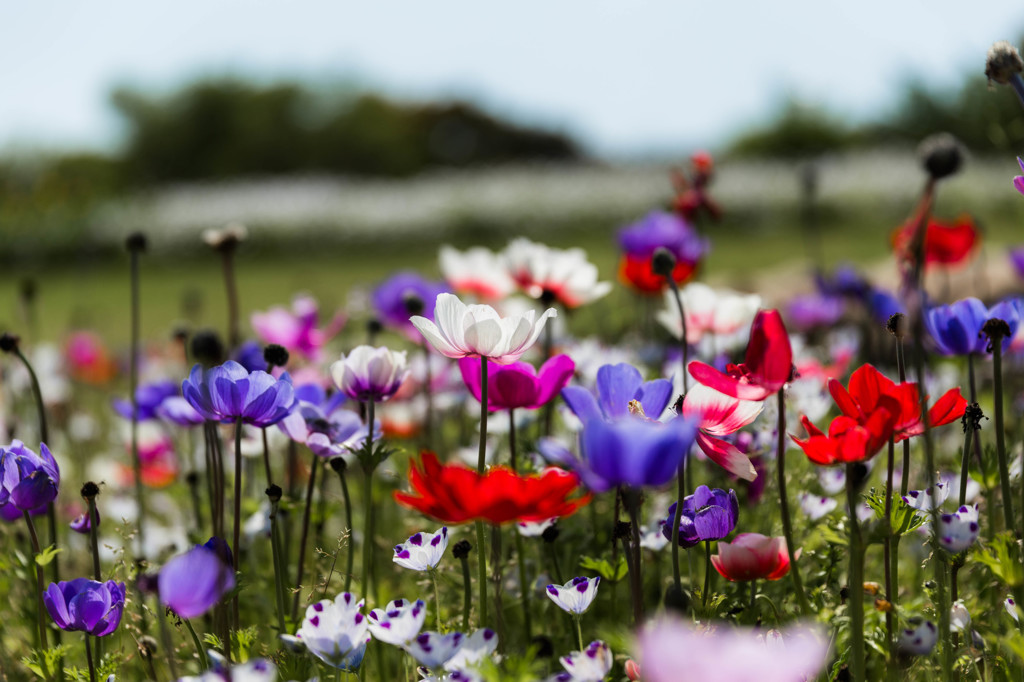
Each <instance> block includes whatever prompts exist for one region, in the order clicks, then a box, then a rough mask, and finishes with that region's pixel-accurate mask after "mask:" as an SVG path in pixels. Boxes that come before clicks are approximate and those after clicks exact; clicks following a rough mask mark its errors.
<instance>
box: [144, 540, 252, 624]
mask: <svg viewBox="0 0 1024 682" xmlns="http://www.w3.org/2000/svg"><path fill="white" fill-rule="evenodd" d="M234 587H235V573H234V571H232V570H231V567H230V566H228V565H227V564H226V563H224V561H222V560H221V558H220V557H219V556H217V551H216V550H214V549H212V548H207V547H206V546H204V545H197V546H195V547H193V548H192V549H190V550H189V551H187V552H185V553H184V554H179V555H178V556H176V557H174V558H172V559H171V560H170V561H168V562H167V563H166V564H164V567H163V568H161V569H160V575H159V576H158V577H157V588H158V591H159V594H160V603H161V604H163V605H164V606H168V607H170V608H171V610H172V611H174V612H175V613H176V614H178V615H179V616H181V617H182V618H195V617H196V616H201V615H203V614H204V613H206V612H207V611H209V610H210V609H211V608H213V605H214V604H216V603H217V602H218V601H220V599H221V597H223V596H224V594H226V593H227V592H229V591H231V590H232V589H234Z"/></svg>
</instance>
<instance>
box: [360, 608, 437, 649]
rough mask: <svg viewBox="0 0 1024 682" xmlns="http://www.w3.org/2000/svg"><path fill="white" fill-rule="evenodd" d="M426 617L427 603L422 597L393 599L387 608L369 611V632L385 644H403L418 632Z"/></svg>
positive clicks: (413, 637)
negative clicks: (414, 599) (412, 600)
mask: <svg viewBox="0 0 1024 682" xmlns="http://www.w3.org/2000/svg"><path fill="white" fill-rule="evenodd" d="M426 618H427V605H426V604H425V603H424V602H423V600H422V599H417V600H416V601H414V602H411V601H409V600H408V599H395V600H394V601H391V602H388V606H387V608H384V609H374V610H373V611H370V617H369V623H370V634H371V635H373V638H374V639H376V640H379V641H381V642H384V643H386V644H394V645H395V646H405V645H406V644H408V643H409V642H411V641H412V640H413V639H415V638H416V635H418V634H420V630H422V629H423V621H425V620H426Z"/></svg>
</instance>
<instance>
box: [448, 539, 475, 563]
mask: <svg viewBox="0 0 1024 682" xmlns="http://www.w3.org/2000/svg"><path fill="white" fill-rule="evenodd" d="M471 549H473V545H471V544H470V543H469V540H459V541H458V542H456V543H455V544H454V545H453V546H452V556H453V557H455V558H456V559H465V558H466V557H468V556H469V550H471Z"/></svg>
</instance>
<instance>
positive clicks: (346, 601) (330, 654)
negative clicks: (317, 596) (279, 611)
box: [295, 592, 370, 670]
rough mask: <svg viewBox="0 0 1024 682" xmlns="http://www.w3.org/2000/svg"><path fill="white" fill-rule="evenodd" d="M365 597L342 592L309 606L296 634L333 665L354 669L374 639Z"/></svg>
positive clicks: (323, 659) (309, 647) (315, 652)
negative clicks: (359, 597)
mask: <svg viewBox="0 0 1024 682" xmlns="http://www.w3.org/2000/svg"><path fill="white" fill-rule="evenodd" d="M363 604H364V600H362V599H358V600H357V599H356V598H355V596H353V595H352V594H351V593H350V592H342V593H341V594H339V595H338V596H337V597H335V598H334V601H331V600H329V599H323V600H321V601H318V602H317V603H315V604H310V605H309V606H307V607H306V617H305V618H303V620H302V626H301V627H300V628H299V630H298V632H296V633H295V636H296V637H297V638H298V639H299V640H301V641H302V643H303V644H305V645H306V648H307V649H308V650H309V652H310V653H311V654H313V655H314V656H316V657H317V658H319V659H320V660H321V661H323V662H324V663H326V664H327V665H329V666H332V667H335V668H339V669H341V670H354V669H357V668H358V667H359V664H360V663H361V662H362V658H363V656H362V652H363V651H365V649H366V643H367V642H368V641H369V640H370V637H369V635H368V634H367V629H368V627H369V619H368V618H367V617H366V616H365V615H363V612H362V609H363Z"/></svg>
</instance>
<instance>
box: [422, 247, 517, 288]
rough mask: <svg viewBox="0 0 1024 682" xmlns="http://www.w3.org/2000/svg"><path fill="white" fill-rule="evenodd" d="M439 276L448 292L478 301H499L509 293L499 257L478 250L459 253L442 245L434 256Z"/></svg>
mask: <svg viewBox="0 0 1024 682" xmlns="http://www.w3.org/2000/svg"><path fill="white" fill-rule="evenodd" d="M437 260H438V265H439V266H440V268H441V276H442V277H444V279H445V281H446V282H448V286H450V287H451V288H452V290H453V291H454V292H455V293H457V294H461V295H467V296H472V297H475V298H477V299H478V300H481V301H500V300H501V299H503V298H505V297H506V296H508V295H509V294H511V293H512V292H513V291H515V288H516V283H515V282H513V281H512V278H511V277H510V276H509V274H508V271H507V270H506V269H505V264H504V262H503V261H502V259H501V256H499V255H498V254H496V253H494V252H493V251H491V250H490V249H486V248H484V247H482V246H474V247H473V248H471V249H467V250H466V251H459V250H458V249H454V248H452V247H451V246H448V245H447V244H445V245H444V246H442V247H441V250H440V252H439V253H438V256H437Z"/></svg>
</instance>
